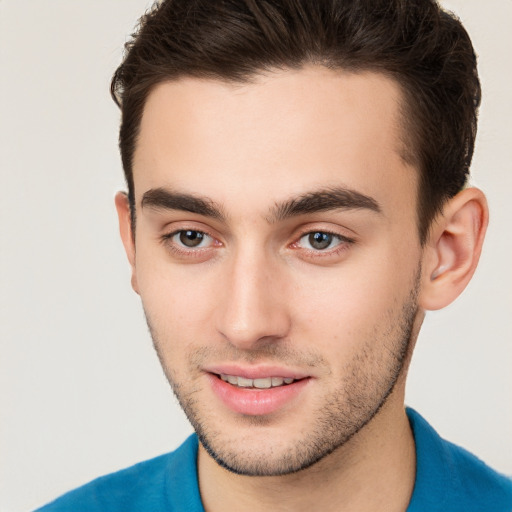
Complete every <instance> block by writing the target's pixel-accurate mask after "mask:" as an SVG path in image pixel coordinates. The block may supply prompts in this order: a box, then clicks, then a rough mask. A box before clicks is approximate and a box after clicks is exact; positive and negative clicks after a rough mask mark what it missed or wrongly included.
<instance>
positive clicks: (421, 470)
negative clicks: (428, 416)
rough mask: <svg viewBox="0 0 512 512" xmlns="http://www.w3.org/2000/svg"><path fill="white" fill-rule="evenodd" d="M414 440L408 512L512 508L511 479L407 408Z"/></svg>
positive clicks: (493, 511)
mask: <svg viewBox="0 0 512 512" xmlns="http://www.w3.org/2000/svg"><path fill="white" fill-rule="evenodd" d="M407 414H408V416H409V421H410V423H411V427H412V429H413V432H414V438H415V442H416V484H415V488H414V492H413V497H412V499H411V505H410V507H409V509H408V512H414V511H416V510H426V508H425V506H426V505H428V507H429V508H427V509H428V510H429V511H432V512H433V511H437V510H439V511H441V510H443V511H450V512H456V511H459V510H460V511H464V512H480V511H482V512H484V511H485V512H488V511H489V512H510V511H512V479H510V478H508V477H506V476H505V475H502V474H500V473H499V472H497V471H495V470H494V469H492V468H490V467H489V466H488V465H487V464H485V463H484V462H483V461H481V460H480V459H479V458H477V457H476V456H475V455H473V454H472V453H470V452H468V451H467V450H465V449H464V448H461V447H460V446H457V445H455V444H453V443H451V442H449V441H446V440H444V439H442V438H441V437H440V436H439V435H438V434H437V432H436V431H435V430H434V429H433V428H432V427H431V426H430V425H429V424H428V423H427V422H426V421H425V420H424V419H423V418H422V417H421V416H420V415H419V414H418V413H417V412H415V411H413V410H412V409H408V410H407Z"/></svg>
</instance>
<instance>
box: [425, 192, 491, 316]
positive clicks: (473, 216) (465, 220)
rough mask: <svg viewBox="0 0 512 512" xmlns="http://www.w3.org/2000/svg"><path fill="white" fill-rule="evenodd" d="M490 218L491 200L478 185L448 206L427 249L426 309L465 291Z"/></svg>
mask: <svg viewBox="0 0 512 512" xmlns="http://www.w3.org/2000/svg"><path fill="white" fill-rule="evenodd" d="M488 219H489V211H488V207H487V201H486V199H485V196H484V194H483V192H482V191H481V190H479V189H477V188H468V189H465V190H463V191H462V192H459V193H458V194H457V195H456V196H455V197H453V198H452V199H450V200H449V201H447V203H446V204H445V205H444V207H443V211H442V213H441V214H440V215H439V216H438V218H437V219H435V221H434V222H433V224H432V227H431V230H430V233H429V237H428V240H427V243H426V246H425V249H424V257H423V269H422V270H423V272H422V287H421V293H420V299H419V302H420V306H421V307H422V308H423V309H426V310H436V309H441V308H444V307H445V306H447V305H448V304H450V303H451V302H453V301H454V300H455V299H456V298H457V297H458V296H459V295H460V294H461V293H462V291H463V290H464V288H465V287H466V286H467V284H468V283H469V281H470V280H471V277H472V276H473V274H474V272H475V270H476V267H477V264H478V260H479V258H480V253H481V251H482V244H483V240H484V236H485V231H486V229H487V224H488Z"/></svg>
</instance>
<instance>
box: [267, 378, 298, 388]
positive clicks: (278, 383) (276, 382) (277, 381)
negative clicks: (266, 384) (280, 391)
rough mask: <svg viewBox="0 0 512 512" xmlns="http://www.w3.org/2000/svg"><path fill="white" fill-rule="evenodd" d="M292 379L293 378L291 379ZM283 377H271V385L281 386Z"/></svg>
mask: <svg viewBox="0 0 512 512" xmlns="http://www.w3.org/2000/svg"><path fill="white" fill-rule="evenodd" d="M292 380H293V379H292ZM283 382H284V379H282V378H281V377H272V387H274V388H275V387H277V386H282V385H283Z"/></svg>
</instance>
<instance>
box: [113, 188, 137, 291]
mask: <svg viewBox="0 0 512 512" xmlns="http://www.w3.org/2000/svg"><path fill="white" fill-rule="evenodd" d="M115 204H116V210H117V217H118V219H119V234H120V235H121V240H122V242H123V245H124V250H125V252H126V256H127V257H128V262H129V263H130V266H131V268H132V279H131V282H132V288H133V289H134V291H135V292H136V293H139V289H138V284H137V275H136V272H135V240H134V239H133V231H132V223H131V212H130V203H129V200H128V196H127V194H126V193H125V192H118V193H117V194H116V196H115Z"/></svg>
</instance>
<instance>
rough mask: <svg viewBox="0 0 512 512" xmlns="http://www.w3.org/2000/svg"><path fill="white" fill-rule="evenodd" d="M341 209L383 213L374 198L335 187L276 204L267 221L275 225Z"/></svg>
mask: <svg viewBox="0 0 512 512" xmlns="http://www.w3.org/2000/svg"><path fill="white" fill-rule="evenodd" d="M340 209H342V210H369V211H372V212H375V213H379V214H380V213H382V209H381V207H380V205H379V203H378V202H377V201H376V200H375V199H374V198H373V197H370V196H367V195H365V194H361V193H360V192H357V191H356V190H351V189H347V188H343V187H333V188H328V189H322V190H318V191H315V192H308V193H306V194H303V195H301V196H298V197H295V198H291V199H289V200H287V201H284V202H282V203H276V204H275V205H274V207H273V208H272V210H271V216H270V217H269V218H267V220H268V221H269V222H270V223H274V222H279V221H282V220H285V219H288V218H290V217H295V216H298V215H307V214H311V213H317V212H325V211H330V210H340Z"/></svg>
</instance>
